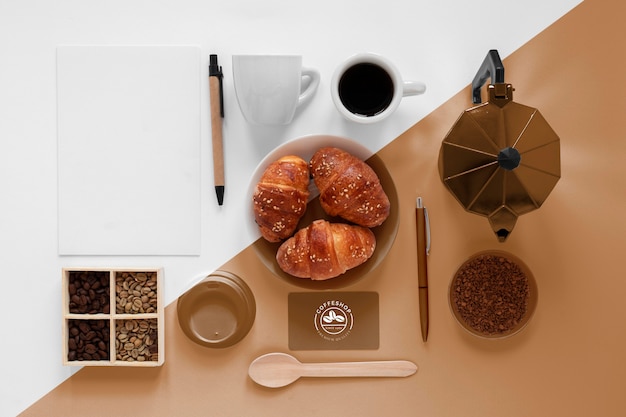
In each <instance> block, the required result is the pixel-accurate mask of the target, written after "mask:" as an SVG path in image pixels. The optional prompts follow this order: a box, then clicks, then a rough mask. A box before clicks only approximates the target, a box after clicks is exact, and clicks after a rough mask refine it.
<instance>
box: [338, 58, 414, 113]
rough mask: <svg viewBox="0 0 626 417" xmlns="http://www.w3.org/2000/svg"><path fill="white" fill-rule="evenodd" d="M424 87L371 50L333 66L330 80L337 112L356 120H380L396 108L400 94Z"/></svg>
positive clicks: (407, 94)
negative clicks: (403, 74) (404, 77)
mask: <svg viewBox="0 0 626 417" xmlns="http://www.w3.org/2000/svg"><path fill="white" fill-rule="evenodd" d="M425 91H426V85H425V84H424V83H422V82H419V81H404V80H403V79H402V76H401V75H400V72H399V71H398V69H397V68H396V67H395V66H394V65H393V63H391V61H389V60H388V59H386V58H385V57H383V56H381V55H378V54H373V53H360V54H356V55H353V56H351V57H349V58H348V59H346V60H345V61H344V62H343V63H341V64H340V65H339V66H338V67H337V68H336V69H335V72H334V74H333V78H332V80H331V84H330V94H331V97H332V99H333V102H334V103H335V107H337V110H339V113H341V114H342V115H343V116H344V117H345V118H346V119H348V120H352V121H354V122H359V123H374V122H378V121H380V120H383V119H384V118H386V117H387V116H389V115H390V114H391V113H393V112H394V111H395V110H396V108H397V107H398V105H399V104H400V101H401V100H402V97H405V96H414V95H418V94H423V93H424V92H425Z"/></svg>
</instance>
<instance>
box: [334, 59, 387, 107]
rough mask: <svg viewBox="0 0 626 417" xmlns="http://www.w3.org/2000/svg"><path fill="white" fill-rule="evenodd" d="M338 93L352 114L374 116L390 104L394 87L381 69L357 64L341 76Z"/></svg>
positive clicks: (372, 65) (375, 66)
mask: <svg viewBox="0 0 626 417" xmlns="http://www.w3.org/2000/svg"><path fill="white" fill-rule="evenodd" d="M338 92H339V98H340V100H341V102H342V103H343V105H344V106H345V107H346V108H347V109H348V110H349V111H351V112H352V113H355V114H359V115H362V116H375V115H377V114H378V113H380V112H382V111H384V110H385V109H386V108H387V107H388V106H389V104H390V103H391V100H392V99H393V93H394V85H393V81H392V79H391V76H390V75H389V74H388V73H387V71H385V69H383V68H382V67H380V66H378V65H376V64H370V63H359V64H355V65H353V66H351V67H350V68H348V69H347V70H346V71H345V72H344V73H343V74H342V75H341V78H340V79H339V89H338Z"/></svg>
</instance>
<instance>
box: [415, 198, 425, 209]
mask: <svg viewBox="0 0 626 417" xmlns="http://www.w3.org/2000/svg"><path fill="white" fill-rule="evenodd" d="M415 206H416V207H417V208H422V207H424V204H423V202H422V197H417V198H416V199H415Z"/></svg>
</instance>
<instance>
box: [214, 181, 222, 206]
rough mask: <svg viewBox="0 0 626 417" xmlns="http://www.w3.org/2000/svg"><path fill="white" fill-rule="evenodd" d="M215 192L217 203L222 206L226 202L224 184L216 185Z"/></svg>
mask: <svg viewBox="0 0 626 417" xmlns="http://www.w3.org/2000/svg"><path fill="white" fill-rule="evenodd" d="M215 193H216V194H217V204H219V205H220V206H221V205H223V204H224V186H223V185H216V186H215Z"/></svg>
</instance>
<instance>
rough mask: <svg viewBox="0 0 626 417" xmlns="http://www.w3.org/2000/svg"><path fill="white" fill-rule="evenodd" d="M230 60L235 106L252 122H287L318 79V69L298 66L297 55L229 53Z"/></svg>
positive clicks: (312, 89) (315, 87)
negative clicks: (236, 103) (230, 54)
mask: <svg viewBox="0 0 626 417" xmlns="http://www.w3.org/2000/svg"><path fill="white" fill-rule="evenodd" d="M232 63H233V80H234V84H235V94H236V96H237V102H238V103H239V108H240V109H241V112H242V113H243V115H244V117H245V119H246V120H247V121H248V122H249V123H252V124H256V125H286V124H289V123H290V122H291V121H292V119H293V117H294V114H295V112H296V109H297V108H298V107H300V106H301V105H302V104H304V103H306V102H308V101H309V100H310V99H311V98H312V97H313V96H314V95H315V92H316V90H317V87H318V85H319V82H320V74H319V71H317V70H316V69H313V68H307V67H302V56H300V55H233V57H232ZM307 78H308V84H307V83H306V82H305V80H306V79H307Z"/></svg>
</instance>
